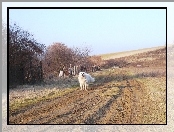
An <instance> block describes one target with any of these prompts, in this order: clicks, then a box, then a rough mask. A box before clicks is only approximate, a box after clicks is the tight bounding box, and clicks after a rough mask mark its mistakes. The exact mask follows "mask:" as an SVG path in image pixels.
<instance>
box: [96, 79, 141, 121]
mask: <svg viewBox="0 0 174 132" xmlns="http://www.w3.org/2000/svg"><path fill="white" fill-rule="evenodd" d="M125 84H126V86H125V87H124V88H121V96H118V97H117V98H115V99H113V100H112V102H111V104H110V106H109V108H107V111H106V112H105V115H104V116H103V117H102V118H98V120H96V123H97V124H136V123H137V124H139V123H142V117H143V112H142V100H143V91H142V88H141V85H140V83H139V82H138V81H136V80H126V82H125Z"/></svg>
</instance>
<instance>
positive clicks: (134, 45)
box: [2, 2, 174, 55]
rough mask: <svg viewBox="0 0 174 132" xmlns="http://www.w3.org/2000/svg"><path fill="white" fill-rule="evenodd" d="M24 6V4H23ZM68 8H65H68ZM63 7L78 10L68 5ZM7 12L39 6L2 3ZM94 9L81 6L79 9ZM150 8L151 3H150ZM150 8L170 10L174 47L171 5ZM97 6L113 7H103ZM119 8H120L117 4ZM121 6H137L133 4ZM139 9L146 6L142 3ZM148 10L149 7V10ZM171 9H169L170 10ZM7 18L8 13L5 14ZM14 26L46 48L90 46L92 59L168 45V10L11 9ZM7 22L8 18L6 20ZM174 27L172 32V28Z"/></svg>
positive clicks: (170, 38)
mask: <svg viewBox="0 0 174 132" xmlns="http://www.w3.org/2000/svg"><path fill="white" fill-rule="evenodd" d="M20 3H21V2H20ZM56 4H57V5H58V2H57V3H54V4H53V3H47V4H46V3H43V4H42V3H39V6H41V7H46V6H55V7H56ZM64 4H65V5H64ZM64 4H63V3H62V5H61V4H60V3H59V6H73V5H74V6H75V4H74V3H73V5H72V4H71V5H70V4H67V3H64ZM114 4H116V3H112V6H114ZM2 5H3V10H6V9H5V7H7V6H10V7H13V6H25V7H26V6H38V4H37V3H32V2H29V3H28V4H26V3H21V5H20V4H19V3H18V4H16V5H15V4H14V3H13V4H10V3H9V4H7V3H2ZM84 5H85V6H94V5H95V3H93V4H89V3H88V5H87V4H83V3H81V4H80V3H78V4H76V7H77V6H84ZM146 5H147V6H148V3H146ZM152 5H153V4H152V3H151V4H149V6H151V7H154V6H158V7H159V6H160V5H161V6H162V7H166V6H167V9H168V10H167V13H168V15H167V18H168V21H167V22H168V25H167V26H168V29H169V30H168V39H167V40H168V44H171V43H173V41H174V38H173V36H172V35H173V34H174V33H173V30H171V28H172V29H173V27H174V18H173V17H174V16H173V11H174V10H173V8H174V6H172V5H171V4H170V3H169V4H159V5H158V4H157V3H155V4H154V6H152ZM173 5H174V4H173ZM97 6H105V7H106V6H110V3H108V5H107V4H106V3H105V4H104V3H103V5H102V4H101V5H100V4H97ZM117 6H119V4H118V2H117ZM120 6H122V7H125V6H130V7H131V6H133V4H131V3H126V4H124V6H123V4H122V3H121V4H120ZM136 6H138V7H139V6H145V5H143V4H142V2H141V3H137V4H134V6H133V7H136ZM147 6H146V7H147ZM168 6H169V7H168ZM4 14H5V13H4ZM9 18H10V22H11V23H14V22H16V23H17V24H18V25H19V26H20V27H22V29H24V30H27V31H29V32H31V33H32V34H33V35H34V38H35V39H36V40H37V41H38V42H40V43H43V44H45V45H46V46H48V45H50V44H52V43H53V42H62V43H64V44H66V45H67V46H68V47H72V46H77V47H81V46H82V47H83V46H88V47H90V48H91V50H92V52H91V55H94V54H104V53H113V52H121V51H129V50H136V49H141V48H150V47H156V46H162V45H165V43H166V11H165V9H153V10H152V9H131V10H128V9H121V10H120V9H78V10H77V9H37V10H34V9H11V10H10V13H9ZM4 19H5V16H4V18H3V20H4ZM169 27H170V28H169Z"/></svg>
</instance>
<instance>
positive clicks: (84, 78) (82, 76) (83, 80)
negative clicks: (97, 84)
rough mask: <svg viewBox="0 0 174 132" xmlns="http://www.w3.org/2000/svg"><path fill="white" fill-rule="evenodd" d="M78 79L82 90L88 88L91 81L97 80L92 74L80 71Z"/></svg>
mask: <svg viewBox="0 0 174 132" xmlns="http://www.w3.org/2000/svg"><path fill="white" fill-rule="evenodd" d="M78 80H79V83H80V88H81V90H83V89H84V90H87V88H88V85H89V83H93V82H94V81H95V79H94V78H92V77H91V75H89V74H87V73H86V72H80V73H79V76H78Z"/></svg>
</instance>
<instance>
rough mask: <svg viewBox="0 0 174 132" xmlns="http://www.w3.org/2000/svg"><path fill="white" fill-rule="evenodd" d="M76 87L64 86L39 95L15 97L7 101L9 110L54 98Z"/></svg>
mask: <svg viewBox="0 0 174 132" xmlns="http://www.w3.org/2000/svg"><path fill="white" fill-rule="evenodd" d="M76 89H77V88H66V89H63V90H59V89H56V90H51V91H49V92H48V93H47V94H43V95H40V96H35V97H27V96H25V97H23V98H21V99H15V100H13V101H11V102H9V103H10V104H9V110H10V111H16V110H19V109H21V108H24V107H27V106H29V105H32V104H35V103H38V102H41V101H46V100H52V99H55V98H57V97H60V96H63V95H65V94H67V93H70V92H72V91H74V90H76ZM45 91H46V92H47V91H48V90H45Z"/></svg>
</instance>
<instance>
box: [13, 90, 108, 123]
mask: <svg viewBox="0 0 174 132" xmlns="http://www.w3.org/2000/svg"><path fill="white" fill-rule="evenodd" d="M104 91H106V90H103V89H102V90H101V92H104ZM92 97H93V98H94V97H95V92H94V91H92V90H89V91H81V90H77V91H73V92H70V93H68V94H66V95H64V96H62V97H58V98H56V99H54V100H50V101H49V102H48V101H46V102H40V103H39V104H37V105H36V104H35V105H33V106H32V107H30V108H28V109H26V108H25V110H24V112H22V113H15V114H13V115H11V116H10V123H12V124H13V123H15V124H18V123H19V124H20V123H22V124H25V123H28V124H42V123H52V120H55V117H57V118H58V117H59V116H60V117H64V116H67V115H71V113H72V112H71V109H72V108H73V107H75V110H76V109H77V108H78V107H77V106H78V105H79V106H80V105H81V106H83V102H84V101H85V100H86V102H87V101H88V102H91V101H89V100H90V98H92ZM81 100H82V101H81ZM74 104H76V105H75V106H74ZM21 111H22V110H21ZM72 114H73V113H72ZM58 122H60V121H58ZM60 123H62V122H60Z"/></svg>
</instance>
